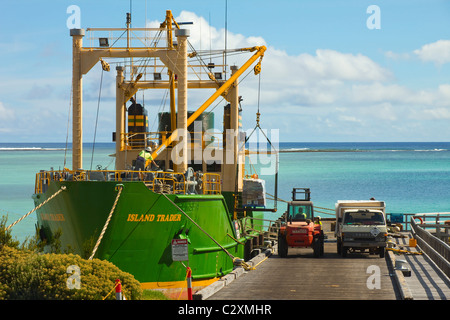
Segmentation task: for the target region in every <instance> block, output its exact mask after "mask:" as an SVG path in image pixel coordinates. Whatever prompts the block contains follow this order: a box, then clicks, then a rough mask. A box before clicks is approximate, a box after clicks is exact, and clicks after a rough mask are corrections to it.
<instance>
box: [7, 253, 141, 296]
mask: <svg viewBox="0 0 450 320" xmlns="http://www.w3.org/2000/svg"><path fill="white" fill-rule="evenodd" d="M69 266H77V267H78V268H79V270H80V274H79V275H77V274H76V273H68V267H69ZM76 276H79V277H78V279H79V282H78V283H79V284H80V287H79V289H77V288H73V286H72V288H71V286H70V284H72V285H73V284H75V283H76V281H71V280H72V279H73V278H75V277H76ZM116 279H120V281H121V283H122V291H123V294H124V296H125V297H126V299H128V300H138V299H141V297H142V289H141V286H140V283H139V282H138V281H137V280H136V279H134V277H133V276H132V275H131V274H129V273H126V272H123V271H121V270H120V269H119V268H117V267H116V266H115V265H113V264H112V263H110V262H107V261H102V260H99V259H93V260H85V259H82V258H81V257H80V256H78V255H74V254H55V253H51V254H42V253H33V252H30V251H27V250H19V249H17V248H12V247H9V246H6V245H0V299H21V300H28V299H33V300H38V299H39V300H40V299H43V300H49V299H57V300H101V299H103V298H105V297H106V296H107V299H112V300H114V299H115V290H114V286H115V280H116ZM108 294H109V296H108Z"/></svg>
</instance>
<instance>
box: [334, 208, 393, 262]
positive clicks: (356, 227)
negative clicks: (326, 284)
mask: <svg viewBox="0 0 450 320" xmlns="http://www.w3.org/2000/svg"><path fill="white" fill-rule="evenodd" d="M335 208H336V225H335V236H336V239H337V251H338V254H340V255H342V257H346V256H347V253H348V252H358V251H359V252H364V251H365V250H366V249H368V250H369V253H370V254H379V255H380V258H384V253H385V249H386V240H387V239H386V238H387V226H386V212H385V209H386V206H385V203H384V201H376V200H339V201H337V203H336V205H335Z"/></svg>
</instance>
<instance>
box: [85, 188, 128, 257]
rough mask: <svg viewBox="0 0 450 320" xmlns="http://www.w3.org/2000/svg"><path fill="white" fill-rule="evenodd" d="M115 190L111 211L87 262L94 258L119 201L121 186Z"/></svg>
mask: <svg viewBox="0 0 450 320" xmlns="http://www.w3.org/2000/svg"><path fill="white" fill-rule="evenodd" d="M116 188H117V189H118V193H117V196H116V200H115V201H114V204H113V206H112V208H111V211H110V212H109V216H108V219H106V222H105V225H104V226H103V230H102V232H101V233H100V236H99V237H98V239H97V243H96V244H95V247H94V250H92V254H91V256H90V257H89V259H88V260H92V258H94V255H95V253H96V252H97V249H98V246H99V245H100V242H101V241H102V239H103V236H104V234H105V232H106V228H108V224H109V222H110V221H111V217H112V215H113V213H114V209H115V208H116V205H117V202H118V201H119V197H120V195H121V193H122V190H123V185H122V184H119V185H117V186H116Z"/></svg>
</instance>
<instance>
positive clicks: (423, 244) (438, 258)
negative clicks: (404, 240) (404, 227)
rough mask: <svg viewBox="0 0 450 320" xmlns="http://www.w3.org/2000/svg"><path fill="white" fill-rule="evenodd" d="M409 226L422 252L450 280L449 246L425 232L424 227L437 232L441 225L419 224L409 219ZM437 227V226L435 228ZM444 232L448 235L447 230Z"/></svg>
mask: <svg viewBox="0 0 450 320" xmlns="http://www.w3.org/2000/svg"><path fill="white" fill-rule="evenodd" d="M410 225H411V229H412V230H411V232H412V233H413V236H414V238H415V239H416V240H417V244H418V245H419V246H420V248H421V249H422V251H423V252H424V253H425V254H426V255H427V256H428V257H430V259H431V260H433V262H434V263H435V264H436V266H438V268H439V269H440V270H441V271H442V272H444V273H445V274H446V275H447V277H449V278H450V245H449V244H448V243H446V242H444V241H443V240H441V239H439V238H438V237H436V236H435V235H433V234H432V233H431V232H430V231H427V230H425V228H426V227H434V228H436V230H437V229H438V228H442V227H443V224H427V223H419V222H417V220H416V219H415V218H414V217H411V220H410ZM437 225H439V226H438V227H436V226H437ZM449 227H450V226H449ZM446 232H447V234H448V228H447V230H446ZM447 241H448V237H447Z"/></svg>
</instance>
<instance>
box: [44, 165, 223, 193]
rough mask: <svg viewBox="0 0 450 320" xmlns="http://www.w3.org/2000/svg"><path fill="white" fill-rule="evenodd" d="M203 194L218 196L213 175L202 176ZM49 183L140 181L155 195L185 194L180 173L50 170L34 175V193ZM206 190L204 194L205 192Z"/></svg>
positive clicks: (217, 183)
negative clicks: (155, 193) (203, 182)
mask: <svg viewBox="0 0 450 320" xmlns="http://www.w3.org/2000/svg"><path fill="white" fill-rule="evenodd" d="M203 177H204V181H206V182H205V184H206V185H205V186H204V189H203V190H204V194H219V193H220V185H221V179H220V175H218V174H214V173H204V174H203ZM51 181H116V182H123V181H141V182H143V183H144V184H145V185H146V186H147V188H149V189H150V190H152V191H154V192H157V193H162V192H163V193H173V194H186V186H187V184H186V179H185V177H184V175H183V174H182V173H177V172H163V171H130V170H92V171H89V170H75V171H73V170H68V169H65V170H52V171H41V172H39V173H37V174H36V182H35V193H36V194H38V193H44V192H45V191H46V190H47V188H48V186H49V185H50V183H51ZM205 190H206V192H207V193H206V192H205Z"/></svg>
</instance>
